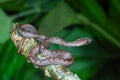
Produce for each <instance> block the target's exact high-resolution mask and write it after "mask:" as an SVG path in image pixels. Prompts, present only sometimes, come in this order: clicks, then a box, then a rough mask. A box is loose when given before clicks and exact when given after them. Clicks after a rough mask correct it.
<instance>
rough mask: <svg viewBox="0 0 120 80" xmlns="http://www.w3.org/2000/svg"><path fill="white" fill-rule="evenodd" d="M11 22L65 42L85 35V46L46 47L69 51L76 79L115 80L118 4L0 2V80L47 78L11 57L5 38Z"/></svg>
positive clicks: (119, 74) (111, 0)
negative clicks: (87, 40) (76, 75)
mask: <svg viewBox="0 0 120 80" xmlns="http://www.w3.org/2000/svg"><path fill="white" fill-rule="evenodd" d="M13 22H18V23H20V24H26V23H29V24H33V25H35V26H37V27H36V28H37V29H38V31H39V33H40V34H44V35H47V36H58V37H61V38H63V39H65V40H66V41H73V40H75V39H77V38H82V37H90V38H91V39H92V42H91V43H90V44H89V45H86V46H82V47H75V48H68V47H63V46H58V45H55V44H53V45H52V46H51V49H64V50H68V51H69V52H71V54H72V55H73V56H74V57H75V60H74V64H73V65H71V66H70V67H69V69H70V70H71V71H72V72H74V73H76V74H78V76H79V77H80V78H81V79H82V80H119V79H120V35H119V32H120V0H64V1H63V0H0V80H51V79H49V78H47V77H45V76H44V74H43V73H42V72H41V71H39V70H38V69H35V68H34V67H33V65H32V64H28V63H27V61H26V60H25V58H24V56H22V55H17V54H16V53H17V48H16V47H15V46H14V44H13V42H12V41H11V40H10V37H9V29H10V27H11V24H12V23H13Z"/></svg>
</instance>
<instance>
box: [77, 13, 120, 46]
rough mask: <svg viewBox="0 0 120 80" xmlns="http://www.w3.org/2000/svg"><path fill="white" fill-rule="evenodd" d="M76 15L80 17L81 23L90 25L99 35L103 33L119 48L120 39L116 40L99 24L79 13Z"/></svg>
mask: <svg viewBox="0 0 120 80" xmlns="http://www.w3.org/2000/svg"><path fill="white" fill-rule="evenodd" d="M77 17H78V18H79V19H80V21H82V22H83V24H87V25H90V26H91V27H92V28H93V29H95V30H96V31H98V32H99V33H100V34H101V35H103V36H104V37H105V38H107V39H108V40H109V41H110V42H112V43H113V44H115V45H116V46H117V47H118V48H120V41H119V40H117V39H116V38H115V37H113V36H112V35H110V34H109V33H108V32H107V31H105V30H104V29H102V28H101V27H100V26H98V25H97V24H95V23H93V22H91V21H90V20H89V19H87V18H86V17H85V16H83V15H81V14H79V15H77Z"/></svg>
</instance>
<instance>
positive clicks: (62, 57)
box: [16, 24, 91, 67]
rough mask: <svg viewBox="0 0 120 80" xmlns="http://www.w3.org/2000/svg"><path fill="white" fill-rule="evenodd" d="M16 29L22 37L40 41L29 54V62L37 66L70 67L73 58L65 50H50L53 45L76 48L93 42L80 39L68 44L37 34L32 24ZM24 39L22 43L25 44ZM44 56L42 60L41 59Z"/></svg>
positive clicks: (59, 39) (17, 26)
mask: <svg viewBox="0 0 120 80" xmlns="http://www.w3.org/2000/svg"><path fill="white" fill-rule="evenodd" d="M16 29H17V31H18V33H19V35H20V36H21V37H23V38H24V39H27V38H34V39H36V40H37V41H38V44H37V45H36V46H34V47H33V48H32V49H31V50H30V53H29V56H31V57H29V60H30V62H32V63H33V64H34V65H36V66H40V67H44V66H48V65H63V66H69V65H71V64H72V63H73V60H74V59H73V56H72V55H71V54H70V53H69V52H67V51H64V50H49V46H50V44H51V43H55V44H58V45H63V46H68V47H74V46H82V45H86V44H88V43H90V42H91V39H90V38H80V39H77V40H75V41H73V42H66V41H64V40H63V39H61V38H58V37H50V38H47V37H46V36H44V35H40V34H38V33H37V30H36V29H35V27H34V26H32V25H30V24H24V25H16ZM24 39H23V41H22V42H24ZM21 46H22V43H21V45H20V47H19V52H20V50H21ZM39 56H42V58H39Z"/></svg>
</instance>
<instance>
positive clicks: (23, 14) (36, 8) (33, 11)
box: [11, 7, 41, 21]
mask: <svg viewBox="0 0 120 80" xmlns="http://www.w3.org/2000/svg"><path fill="white" fill-rule="evenodd" d="M40 12H41V9H40V8H39V7H35V8H34V9H31V10H28V11H25V12H21V13H18V14H16V15H13V16H11V19H12V20H13V21H14V20H16V19H18V18H20V17H24V16H27V15H30V14H34V13H40Z"/></svg>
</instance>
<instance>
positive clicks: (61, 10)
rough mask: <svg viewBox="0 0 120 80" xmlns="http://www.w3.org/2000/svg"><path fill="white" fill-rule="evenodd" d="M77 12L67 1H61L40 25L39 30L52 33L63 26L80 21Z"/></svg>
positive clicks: (47, 33)
mask: <svg viewBox="0 0 120 80" xmlns="http://www.w3.org/2000/svg"><path fill="white" fill-rule="evenodd" d="M78 22H79V20H77V18H76V15H75V13H74V12H73V11H72V9H71V8H70V7H69V6H68V5H67V4H66V3H65V2H60V3H59V4H58V5H57V6H56V7H55V8H54V9H53V10H52V11H51V12H49V13H48V14H47V15H46V16H45V18H44V19H43V20H42V22H41V23H40V25H39V32H40V33H42V34H46V35H52V34H54V33H56V32H58V31H60V30H62V29H63V28H65V27H67V26H69V25H71V24H74V23H78Z"/></svg>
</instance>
